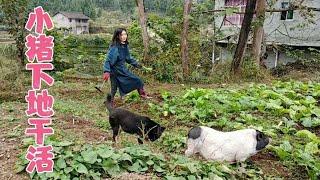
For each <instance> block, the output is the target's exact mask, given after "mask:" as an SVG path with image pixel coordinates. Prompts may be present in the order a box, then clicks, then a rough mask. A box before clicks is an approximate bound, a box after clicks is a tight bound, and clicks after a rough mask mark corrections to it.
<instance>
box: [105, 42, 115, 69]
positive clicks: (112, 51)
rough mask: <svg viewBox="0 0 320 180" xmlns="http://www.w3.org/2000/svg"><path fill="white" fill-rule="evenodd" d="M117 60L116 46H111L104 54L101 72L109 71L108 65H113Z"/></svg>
mask: <svg viewBox="0 0 320 180" xmlns="http://www.w3.org/2000/svg"><path fill="white" fill-rule="evenodd" d="M116 61H117V48H116V47H111V48H110V49H109V52H108V54H107V55H106V61H105V62H104V66H103V72H109V73H110V71H111V69H110V67H111V66H113V65H114V64H115V63H116Z"/></svg>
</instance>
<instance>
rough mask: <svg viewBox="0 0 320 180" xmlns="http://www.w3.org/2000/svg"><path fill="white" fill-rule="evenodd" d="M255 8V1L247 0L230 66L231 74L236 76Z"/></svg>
mask: <svg viewBox="0 0 320 180" xmlns="http://www.w3.org/2000/svg"><path fill="white" fill-rule="evenodd" d="M255 7H256V0H248V1H247V5H246V10H245V15H244V18H243V22H242V25H241V30H240V35H239V39H238V45H237V48H236V52H235V53H234V57H233V60H232V64H231V72H233V74H237V73H238V72H239V67H240V63H241V61H242V59H243V54H244V50H245V47H246V44H247V41H248V36H249V32H250V29H251V22H252V18H253V14H254V10H255Z"/></svg>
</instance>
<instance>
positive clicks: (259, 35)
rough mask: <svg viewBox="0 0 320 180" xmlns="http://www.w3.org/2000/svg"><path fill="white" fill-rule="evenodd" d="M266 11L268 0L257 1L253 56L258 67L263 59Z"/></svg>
mask: <svg viewBox="0 0 320 180" xmlns="http://www.w3.org/2000/svg"><path fill="white" fill-rule="evenodd" d="M265 11H266V0H259V1H258V2H257V26H256V27H255V28H254V31H253V42H252V56H253V59H254V61H255V62H256V65H257V67H259V65H260V59H261V56H262V54H261V46H262V41H263V37H264V30H263V24H264V20H265Z"/></svg>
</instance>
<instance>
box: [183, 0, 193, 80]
mask: <svg viewBox="0 0 320 180" xmlns="http://www.w3.org/2000/svg"><path fill="white" fill-rule="evenodd" d="M191 5H192V0H185V1H184V7H183V30H182V35H181V43H180V44H181V58H182V68H183V76H184V78H186V77H187V76H188V75H189V57H188V42H187V37H188V29H189V17H188V16H189V14H190V10H191Z"/></svg>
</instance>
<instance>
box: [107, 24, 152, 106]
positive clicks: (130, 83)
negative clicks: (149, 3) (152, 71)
mask: <svg viewBox="0 0 320 180" xmlns="http://www.w3.org/2000/svg"><path fill="white" fill-rule="evenodd" d="M125 63H129V64H131V65H132V66H133V67H135V68H139V69H140V68H142V66H141V65H140V64H138V62H137V61H136V60H135V59H134V58H133V57H132V56H131V55H130V52H129V47H128V35H127V31H126V29H124V28H119V29H116V30H115V31H114V34H113V37H112V44H111V46H110V48H109V52H108V54H107V57H106V61H105V63H104V66H103V72H104V74H103V79H104V80H105V81H107V80H108V79H109V78H110V81H111V96H112V100H114V96H115V94H116V92H117V89H119V92H120V96H121V97H122V96H124V95H126V94H128V93H129V92H131V91H133V90H135V89H137V90H138V93H139V94H140V97H142V98H145V99H146V98H151V97H149V96H148V95H147V94H146V92H145V90H144V88H143V86H144V84H143V82H142V81H141V79H140V78H139V77H137V76H136V75H134V74H133V73H131V72H130V71H129V70H128V69H127V67H126V65H125Z"/></svg>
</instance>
